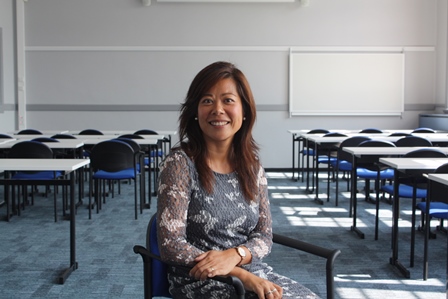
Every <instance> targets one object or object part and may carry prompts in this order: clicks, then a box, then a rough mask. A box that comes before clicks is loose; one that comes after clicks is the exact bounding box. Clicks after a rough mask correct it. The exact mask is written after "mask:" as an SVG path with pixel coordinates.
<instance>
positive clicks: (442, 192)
mask: <svg viewBox="0 0 448 299" xmlns="http://www.w3.org/2000/svg"><path fill="white" fill-rule="evenodd" d="M435 173H448V163H446V164H443V165H441V166H439V167H438V168H437V169H436V171H435ZM447 194H448V186H447V185H445V184H441V183H438V182H434V181H430V182H429V184H428V196H427V197H426V201H425V202H420V203H418V204H417V209H419V210H420V211H421V213H422V223H423V222H424V225H422V226H424V229H425V240H424V248H423V251H424V252H423V280H427V279H428V268H429V263H428V260H429V258H428V256H429V252H428V248H429V237H430V231H431V227H430V225H431V219H432V218H437V219H439V220H440V222H441V223H442V222H443V220H448V197H447ZM447 245H448V244H447Z"/></svg>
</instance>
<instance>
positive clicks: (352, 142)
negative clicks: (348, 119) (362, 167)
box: [338, 136, 371, 162]
mask: <svg viewBox="0 0 448 299" xmlns="http://www.w3.org/2000/svg"><path fill="white" fill-rule="evenodd" d="M367 140H371V139H370V138H369V137H366V136H354V137H350V138H347V139H345V140H344V141H342V142H341V144H340V145H339V156H338V157H339V160H345V161H349V162H352V155H351V154H350V153H347V152H346V151H343V150H342V149H343V148H344V147H355V146H358V145H359V144H360V143H361V142H364V141H367Z"/></svg>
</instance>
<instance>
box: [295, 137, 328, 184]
mask: <svg viewBox="0 0 448 299" xmlns="http://www.w3.org/2000/svg"><path fill="white" fill-rule="evenodd" d="M327 133H330V131H328V130H326V129H313V130H310V131H308V132H307V133H306V134H327ZM314 147H315V144H314V142H311V141H308V140H304V142H302V148H301V149H300V150H299V154H301V155H302V159H301V163H300V165H301V167H302V182H303V181H304V178H305V167H304V165H305V157H306V158H307V163H306V172H307V177H308V175H309V170H310V167H309V158H310V157H312V158H313V159H314V156H315V153H314ZM307 187H308V186H307Z"/></svg>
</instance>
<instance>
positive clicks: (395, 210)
mask: <svg viewBox="0 0 448 299" xmlns="http://www.w3.org/2000/svg"><path fill="white" fill-rule="evenodd" d="M399 180H400V174H399V171H398V170H395V175H394V198H393V202H392V257H391V258H390V260H389V263H390V264H391V265H392V266H394V267H395V268H397V269H398V271H400V272H401V274H403V276H404V277H406V278H410V277H411V274H410V273H409V270H408V269H406V267H405V266H403V264H401V263H400V261H399V260H398V221H399V218H400V198H399V196H398V186H399Z"/></svg>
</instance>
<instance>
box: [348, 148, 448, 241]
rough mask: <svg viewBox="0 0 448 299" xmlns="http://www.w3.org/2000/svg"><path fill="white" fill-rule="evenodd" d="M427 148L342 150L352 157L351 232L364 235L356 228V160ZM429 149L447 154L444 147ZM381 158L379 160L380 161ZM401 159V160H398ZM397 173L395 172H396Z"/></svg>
mask: <svg viewBox="0 0 448 299" xmlns="http://www.w3.org/2000/svg"><path fill="white" fill-rule="evenodd" d="M423 148H427V147H344V148H343V150H344V151H346V152H348V153H349V154H351V155H352V157H353V160H352V165H353V167H352V174H351V182H352V183H351V196H350V209H349V216H352V217H353V226H352V228H351V229H352V231H354V232H355V233H357V234H358V236H359V237H360V238H361V239H364V233H362V232H361V231H360V230H359V229H358V228H357V227H356V220H357V215H356V212H357V198H356V197H357V196H356V190H357V175H356V168H357V164H358V159H359V158H361V157H363V156H383V157H385V156H402V155H405V154H407V153H409V152H411V151H414V150H417V149H423ZM430 149H438V150H441V151H443V152H445V153H447V154H448V148H446V147H430ZM381 159H382V158H380V160H381ZM400 159H402V158H400ZM396 173H397V172H396Z"/></svg>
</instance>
